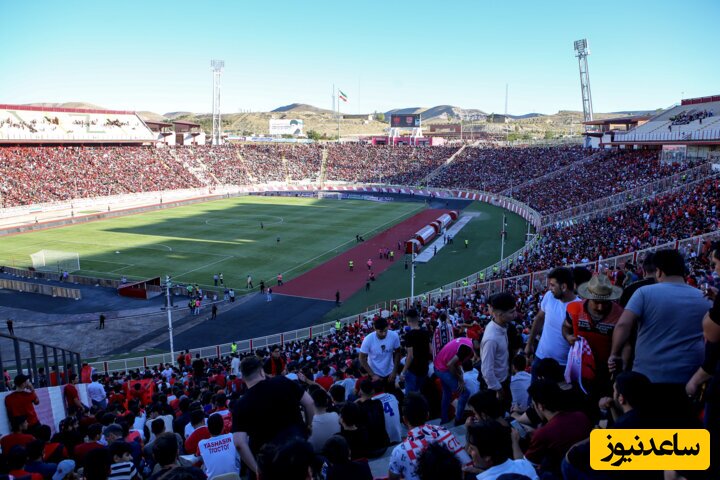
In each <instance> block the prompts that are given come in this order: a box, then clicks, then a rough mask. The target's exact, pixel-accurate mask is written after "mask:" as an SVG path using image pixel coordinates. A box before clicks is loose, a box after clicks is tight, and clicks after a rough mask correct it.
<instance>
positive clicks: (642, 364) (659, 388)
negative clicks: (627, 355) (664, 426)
mask: <svg viewBox="0 0 720 480" xmlns="http://www.w3.org/2000/svg"><path fill="white" fill-rule="evenodd" d="M655 265H656V268H657V274H656V275H657V282H658V283H657V284H656V285H649V286H646V287H642V288H641V289H638V290H637V291H636V292H635V293H634V294H633V296H632V298H631V299H630V302H629V303H628V304H627V307H626V308H625V311H624V312H623V314H622V315H621V316H620V319H619V320H618V322H617V325H616V326H615V331H614V333H613V340H612V352H611V355H610V358H609V360H608V365H609V368H610V370H611V371H617V370H620V369H621V368H622V363H621V361H622V359H621V354H622V351H623V348H625V345H626V344H627V343H628V341H629V340H630V336H631V333H632V330H633V329H634V328H635V326H636V325H637V341H636V343H635V360H634V363H633V366H632V370H633V371H635V372H639V373H642V374H644V375H646V376H647V377H648V378H649V379H650V381H651V382H652V383H653V391H654V392H655V395H654V397H655V398H656V402H655V406H656V407H657V408H658V409H659V410H661V411H662V413H663V415H665V416H666V417H667V418H668V421H670V422H680V424H687V422H688V421H689V419H688V418H687V416H688V415H689V414H690V412H691V411H690V406H689V405H688V401H687V395H686V393H685V385H686V384H687V382H688V381H689V380H690V378H691V377H692V376H693V374H694V373H695V371H696V370H697V369H698V367H699V366H700V365H702V363H703V352H704V345H703V333H702V319H703V317H704V315H705V313H706V312H707V310H708V308H709V307H710V303H709V302H708V301H707V299H705V298H703V294H702V292H700V290H698V289H696V288H692V287H690V286H689V285H686V284H685V277H684V276H685V261H684V259H683V258H682V256H681V255H680V253H679V252H678V251H677V250H660V251H658V252H656V254H655ZM677 312H683V317H684V321H683V322H678V321H677V316H676V315H677Z"/></svg>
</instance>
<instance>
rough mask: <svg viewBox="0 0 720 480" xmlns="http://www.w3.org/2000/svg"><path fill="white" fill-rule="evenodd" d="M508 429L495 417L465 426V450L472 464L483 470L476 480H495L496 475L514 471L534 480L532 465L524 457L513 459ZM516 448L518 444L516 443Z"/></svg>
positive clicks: (536, 476)
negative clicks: (494, 418)
mask: <svg viewBox="0 0 720 480" xmlns="http://www.w3.org/2000/svg"><path fill="white" fill-rule="evenodd" d="M517 441H518V440H515V439H512V436H511V433H510V429H509V428H507V427H504V426H502V425H500V424H499V423H498V422H497V421H496V420H481V421H480V422H478V423H473V424H471V425H468V427H467V435H466V437H465V442H466V447H465V449H466V450H467V452H468V453H469V454H470V456H471V457H472V461H473V464H474V465H475V467H477V468H480V469H481V470H483V471H482V472H481V473H480V474H478V475H477V477H476V478H477V480H495V479H496V478H498V477H499V476H500V475H503V474H512V473H517V474H519V475H524V476H525V477H526V478H528V479H530V480H537V479H538V474H537V472H536V471H535V467H533V464H532V463H530V462H529V461H528V460H527V459H525V458H522V459H519V460H513V442H517ZM517 449H520V446H519V445H518V446H517Z"/></svg>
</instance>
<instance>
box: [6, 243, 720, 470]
mask: <svg viewBox="0 0 720 480" xmlns="http://www.w3.org/2000/svg"><path fill="white" fill-rule="evenodd" d="M716 248H717V246H715V245H710V244H705V245H704V246H703V249H702V252H701V254H700V255H696V256H694V257H693V258H687V259H686V258H684V257H683V256H682V255H681V254H680V253H679V252H678V251H676V250H662V251H658V252H656V253H655V254H652V255H647V256H646V257H645V258H644V259H643V261H642V265H641V266H637V267H636V266H632V265H626V272H627V275H625V277H624V278H620V277H618V276H610V275H605V274H601V275H593V274H592V273H591V272H590V271H588V270H586V269H584V268H582V267H577V268H575V269H572V270H570V269H567V268H557V269H555V270H553V271H552V272H551V273H550V274H549V276H548V285H547V287H543V288H542V289H537V290H536V289H531V290H523V289H520V288H518V289H517V290H516V291H513V290H512V289H511V290H509V291H506V292H503V293H498V294H495V295H492V296H490V297H487V296H486V295H485V294H484V293H483V292H480V291H471V292H469V293H467V294H466V295H465V296H461V297H459V298H458V297H455V298H453V300H452V302H451V300H450V299H449V298H447V297H445V298H443V299H440V300H437V301H436V302H434V303H428V302H427V301H426V300H425V299H423V298H420V299H418V301H417V303H416V304H415V305H414V306H413V308H411V309H409V310H407V311H405V312H401V311H398V310H397V309H393V311H392V312H390V314H389V315H387V317H386V316H375V317H374V318H367V319H364V320H360V319H358V320H356V321H355V323H353V324H350V325H341V324H339V323H338V324H337V325H336V327H335V329H334V330H333V331H331V332H330V334H329V335H328V336H326V337H322V338H314V339H305V340H302V341H293V342H288V343H287V344H285V345H276V346H273V347H271V348H270V349H269V350H267V351H266V350H259V351H256V352H253V353H249V354H244V355H239V354H237V353H234V354H232V355H231V356H230V357H226V358H210V359H203V358H200V356H199V354H198V355H196V356H195V357H194V358H193V357H192V356H191V355H190V353H189V352H187V351H186V352H182V353H180V354H179V355H178V357H177V359H176V362H174V363H173V364H161V365H158V366H155V367H152V368H147V369H145V370H143V371H141V370H136V371H133V372H122V373H114V374H111V375H107V374H102V373H101V372H96V371H94V370H93V369H92V368H91V367H90V366H88V365H84V366H83V368H82V370H81V371H80V372H73V371H72V367H69V368H68V369H66V371H65V372H63V375H64V376H65V378H67V379H68V380H69V381H70V384H69V385H66V386H64V387H63V391H64V397H65V400H66V403H67V406H68V412H69V416H68V417H67V418H66V419H64V420H63V421H62V422H61V423H60V425H59V427H58V431H57V433H55V434H54V435H51V431H50V428H49V427H48V426H43V425H40V424H39V421H38V418H37V414H36V412H35V405H37V403H38V400H37V398H38V397H37V395H36V394H35V392H34V390H33V387H32V383H31V382H30V381H29V380H30V379H29V378H28V377H27V376H25V375H19V376H18V377H16V378H15V382H14V383H15V392H14V393H12V394H11V395H10V396H8V397H7V398H6V400H5V403H6V407H7V409H8V413H9V417H10V418H9V419H10V424H11V426H12V433H10V434H8V435H5V436H3V437H2V438H0V447H1V448H2V457H0V458H1V460H2V465H0V468H1V469H2V471H3V472H5V473H7V474H9V475H12V476H13V477H26V476H27V477H30V479H31V480H42V479H43V478H45V479H50V478H53V479H54V480H60V479H74V478H79V477H82V478H86V479H88V480H95V479H102V480H105V479H108V478H111V479H126V478H127V479H139V478H150V479H153V480H156V479H163V480H168V479H169V480H179V479H204V478H210V479H213V478H238V477H237V475H244V474H246V473H247V474H248V475H249V478H261V479H267V480H273V479H283V480H294V479H298V480H299V479H303V480H306V479H316V478H318V479H319V478H323V479H342V480H352V479H372V475H371V473H370V469H369V465H368V460H372V459H374V458H377V457H380V456H383V455H386V454H387V455H388V458H389V466H388V472H387V478H389V479H400V478H405V479H423V480H429V479H437V478H447V479H452V480H460V479H468V478H472V477H476V478H477V479H478V480H484V479H496V478H501V477H500V476H501V475H502V474H510V473H513V474H516V476H515V477H512V478H516V479H539V478H543V479H561V478H562V479H566V480H572V479H606V478H609V479H614V478H642V479H655V478H658V479H662V478H703V479H704V478H717V474H718V472H717V465H716V464H715V465H712V469H713V470H708V471H700V472H693V476H688V477H684V476H680V475H681V474H678V473H677V472H665V473H663V472H628V471H619V472H599V471H595V470H592V469H591V468H590V466H589V455H590V453H589V440H588V438H589V435H590V432H591V430H593V429H594V428H616V429H633V430H636V429H641V428H674V429H677V428H693V427H699V426H700V425H701V423H700V418H701V416H700V412H701V410H703V409H704V412H705V414H704V422H705V428H708V429H710V431H711V435H712V438H713V439H715V440H714V441H717V434H718V425H719V424H718V423H717V421H718V420H717V415H718V413H717V407H718V405H717V401H718V400H717V398H718V397H717V390H718V388H719V386H720V383H718V382H719V381H720V377H718V375H717V372H718V360H719V359H720V314H718V311H720V310H718V309H719V308H720V300H718V298H720V296H717V292H718V290H717V286H720V285H718V278H720V275H718V272H720V252H718V251H717V250H716ZM693 285H700V286H702V290H700V289H698V288H694V287H693ZM713 301H714V304H713ZM677 312H682V322H681V321H679V320H678V317H677ZM634 329H637V335H636V336H633V335H632V332H633V330H634ZM233 348H236V346H235V345H234V344H233ZM78 381H82V382H83V383H88V385H87V393H88V399H89V401H88V403H87V404H83V403H82V402H81V401H80V396H79V395H78V391H77V387H76V385H77V382H78ZM703 393H704V394H703ZM432 418H440V419H441V420H440V421H441V423H440V424H437V423H436V422H433V423H430V422H429V420H430V419H432ZM453 425H454V426H455V427H458V428H455V427H454V426H453ZM463 437H464V443H463V442H462V441H461V439H462V438H463ZM712 448H713V449H716V448H717V444H716V443H715V444H713V447H712ZM609 453H610V454H609V455H608V457H607V458H608V460H606V461H607V462H608V464H611V465H613V466H616V467H617V466H618V465H621V464H622V463H623V458H625V456H631V455H635V453H632V452H631V451H618V450H613V449H610V452H609ZM711 458H714V459H716V458H718V456H717V452H714V455H713V456H711ZM715 463H717V462H715ZM255 474H257V477H254V475H255ZM225 475H230V476H229V477H226V476H225ZM682 475H686V474H685V473H683V474H682Z"/></svg>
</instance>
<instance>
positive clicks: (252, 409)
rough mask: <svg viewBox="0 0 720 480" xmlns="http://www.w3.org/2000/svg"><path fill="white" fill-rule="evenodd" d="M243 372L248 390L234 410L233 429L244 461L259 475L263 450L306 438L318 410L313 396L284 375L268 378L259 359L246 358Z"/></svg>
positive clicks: (241, 367)
mask: <svg viewBox="0 0 720 480" xmlns="http://www.w3.org/2000/svg"><path fill="white" fill-rule="evenodd" d="M240 371H241V372H242V377H243V380H244V381H245V383H246V384H247V387H248V391H247V393H246V394H245V395H243V396H242V397H241V398H240V400H239V401H238V402H237V406H236V407H235V410H234V411H233V429H232V430H233V432H234V442H235V445H236V446H237V448H238V450H239V452H240V456H241V457H242V460H243V461H244V462H245V464H246V465H247V466H248V468H250V470H252V471H253V472H256V473H257V471H258V468H257V460H256V455H257V454H258V452H259V451H260V447H261V446H263V445H265V444H266V443H272V442H277V441H278V440H280V439H287V438H290V437H292V436H299V437H301V438H304V437H305V436H306V431H307V430H306V429H307V427H309V426H310V425H312V421H313V415H314V414H315V407H314V405H313V401H312V398H311V397H310V395H309V394H308V393H307V392H303V391H302V389H300V387H299V386H298V385H297V384H296V383H293V382H292V381H291V380H288V379H286V378H285V377H283V376H278V377H273V378H266V377H265V372H264V371H263V369H262V364H261V363H260V361H259V360H258V359H257V358H256V357H246V358H244V359H243V360H242V362H240ZM301 408H302V409H303V410H304V412H305V418H304V419H303V418H302V417H301V416H300V409H301Z"/></svg>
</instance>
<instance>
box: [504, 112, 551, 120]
mask: <svg viewBox="0 0 720 480" xmlns="http://www.w3.org/2000/svg"><path fill="white" fill-rule="evenodd" d="M544 116H545V114H543V113H526V114H525V115H510V114H508V117H510V118H512V119H513V120H522V119H525V118H536V117H544Z"/></svg>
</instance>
